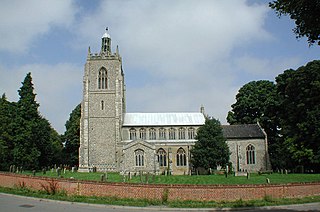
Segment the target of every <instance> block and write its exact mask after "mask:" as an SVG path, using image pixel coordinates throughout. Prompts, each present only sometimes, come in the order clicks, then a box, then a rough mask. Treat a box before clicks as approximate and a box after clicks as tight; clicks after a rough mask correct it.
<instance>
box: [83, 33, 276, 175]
mask: <svg viewBox="0 0 320 212" xmlns="http://www.w3.org/2000/svg"><path fill="white" fill-rule="evenodd" d="M125 93H126V87H125V79H124V71H123V69H122V58H121V56H120V54H119V50H118V47H117V48H116V52H112V50H111V37H110V35H109V33H108V31H107V32H106V33H105V34H104V35H103V36H102V43H101V50H100V52H99V53H91V50H90V47H89V49H88V55H87V61H86V64H85V67H84V76H83V99H82V102H81V120H80V148H79V171H80V172H89V171H92V170H97V171H101V172H108V171H110V172H122V173H129V172H130V173H138V172H145V173H146V172H148V173H154V174H163V173H169V174H172V175H184V174H190V173H191V171H192V164H191V163H190V157H191V155H190V150H191V149H192V147H193V146H194V144H195V142H197V141H196V139H195V136H196V134H197V130H198V128H199V127H201V126H202V125H203V124H204V123H205V117H206V115H205V112H204V108H203V107H202V106H201V108H200V111H199V112H189V113H127V112H126V96H125ZM222 128H223V134H224V137H225V138H226V139H227V144H228V146H229V148H230V152H231V155H230V162H231V163H232V169H233V170H234V171H236V172H247V171H248V172H258V171H263V170H268V169H269V167H270V163H269V158H268V143H267V135H266V134H265V132H264V130H263V129H262V128H261V127H260V126H259V124H251V125H223V126H222Z"/></svg>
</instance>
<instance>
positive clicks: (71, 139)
mask: <svg viewBox="0 0 320 212" xmlns="http://www.w3.org/2000/svg"><path fill="white" fill-rule="evenodd" d="M80 117H81V104H79V105H77V106H76V108H75V109H74V110H73V111H72V112H71V114H70V117H69V120H68V121H67V122H66V124H65V126H66V131H65V133H64V135H63V140H64V141H65V148H64V154H65V163H66V164H69V165H72V166H75V165H78V164H79V146H80Z"/></svg>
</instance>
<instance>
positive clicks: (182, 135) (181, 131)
mask: <svg viewBox="0 0 320 212" xmlns="http://www.w3.org/2000/svg"><path fill="white" fill-rule="evenodd" d="M179 139H186V130H185V129H184V128H183V127H181V128H179Z"/></svg>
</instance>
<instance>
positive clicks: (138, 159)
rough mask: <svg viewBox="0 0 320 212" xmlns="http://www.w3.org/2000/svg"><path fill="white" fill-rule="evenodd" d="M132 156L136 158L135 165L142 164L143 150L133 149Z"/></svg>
mask: <svg viewBox="0 0 320 212" xmlns="http://www.w3.org/2000/svg"><path fill="white" fill-rule="evenodd" d="M134 156H135V159H136V166H144V151H143V150H142V149H137V150H136V151H134Z"/></svg>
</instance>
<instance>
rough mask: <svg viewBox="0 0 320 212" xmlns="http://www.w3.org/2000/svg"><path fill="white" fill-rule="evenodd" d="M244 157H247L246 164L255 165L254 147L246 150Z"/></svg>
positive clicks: (251, 146) (250, 146) (248, 147)
mask: <svg viewBox="0 0 320 212" xmlns="http://www.w3.org/2000/svg"><path fill="white" fill-rule="evenodd" d="M246 153H247V154H246V155H247V164H255V163H256V157H255V147H254V146H253V145H251V144H249V146H247V148H246Z"/></svg>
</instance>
